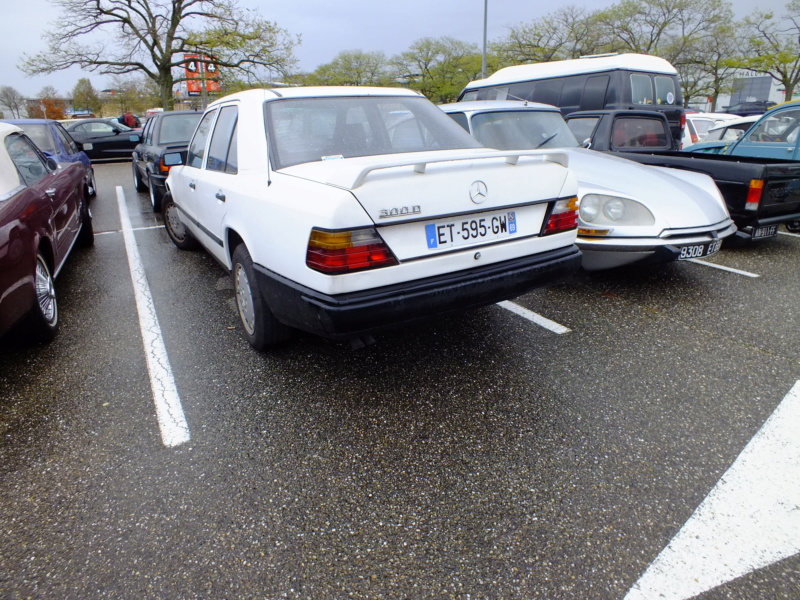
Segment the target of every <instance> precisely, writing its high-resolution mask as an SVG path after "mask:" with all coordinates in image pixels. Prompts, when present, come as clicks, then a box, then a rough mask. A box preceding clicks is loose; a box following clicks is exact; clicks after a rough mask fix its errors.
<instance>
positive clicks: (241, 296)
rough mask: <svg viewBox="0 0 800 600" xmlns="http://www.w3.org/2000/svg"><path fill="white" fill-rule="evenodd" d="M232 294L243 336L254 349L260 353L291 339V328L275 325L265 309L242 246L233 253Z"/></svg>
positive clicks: (265, 304) (265, 305)
mask: <svg viewBox="0 0 800 600" xmlns="http://www.w3.org/2000/svg"><path fill="white" fill-rule="evenodd" d="M231 278H232V279H233V293H234V296H235V298H236V309H237V310H238V311H239V317H240V318H241V320H242V327H243V328H244V337H245V338H246V339H247V341H248V342H250V345H251V346H252V347H253V348H255V349H256V350H264V349H265V348H267V347H269V346H274V345H276V344H279V343H281V342H285V341H288V340H289V339H290V338H291V329H290V328H289V327H288V326H286V325H284V324H283V323H281V322H279V321H278V320H277V319H276V318H275V315H273V314H272V311H271V310H270V309H269V306H268V305H267V303H266V301H265V300H264V297H263V296H262V294H261V290H260V289H259V287H258V284H257V283H256V281H257V280H256V272H255V269H254V268H253V260H252V259H251V258H250V253H249V252H248V251H247V247H245V245H244V244H239V245H238V246H237V247H236V249H235V250H234V251H233V268H232V269H231Z"/></svg>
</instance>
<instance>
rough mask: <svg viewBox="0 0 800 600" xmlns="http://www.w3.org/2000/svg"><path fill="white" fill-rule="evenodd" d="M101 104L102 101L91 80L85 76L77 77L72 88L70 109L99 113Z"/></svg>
mask: <svg viewBox="0 0 800 600" xmlns="http://www.w3.org/2000/svg"><path fill="white" fill-rule="evenodd" d="M102 106H103V102H102V101H101V100H100V97H99V96H98V95H97V92H96V91H95V89H94V86H92V82H91V81H90V80H89V79H88V78H86V77H84V78H81V79H79V80H78V83H76V84H75V87H74V88H72V109H73V110H76V111H87V112H89V113H92V114H100V109H101V108H102Z"/></svg>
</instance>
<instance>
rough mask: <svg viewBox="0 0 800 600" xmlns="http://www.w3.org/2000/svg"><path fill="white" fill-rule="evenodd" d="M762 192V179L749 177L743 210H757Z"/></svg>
mask: <svg viewBox="0 0 800 600" xmlns="http://www.w3.org/2000/svg"><path fill="white" fill-rule="evenodd" d="M763 192H764V180H763V179H751V180H750V188H749V189H748V190H747V204H745V205H744V208H745V210H758V205H759V203H760V202H761V194H762V193H763Z"/></svg>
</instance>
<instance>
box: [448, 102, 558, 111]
mask: <svg viewBox="0 0 800 600" xmlns="http://www.w3.org/2000/svg"><path fill="white" fill-rule="evenodd" d="M439 108H441V109H442V110H443V111H444V112H480V111H497V110H536V111H542V112H544V111H546V112H557V113H560V112H561V111H560V110H559V109H558V108H556V107H555V106H552V105H550V104H542V103H540V102H527V101H520V100H469V101H467V102H452V103H450V104H440V105H439Z"/></svg>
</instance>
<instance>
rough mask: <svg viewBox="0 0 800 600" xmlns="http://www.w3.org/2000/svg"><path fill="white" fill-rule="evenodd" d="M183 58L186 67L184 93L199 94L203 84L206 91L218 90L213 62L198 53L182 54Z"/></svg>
mask: <svg viewBox="0 0 800 600" xmlns="http://www.w3.org/2000/svg"><path fill="white" fill-rule="evenodd" d="M183 60H184V68H185V69H186V93H187V94H188V95H189V96H199V95H201V94H202V93H203V84H205V88H206V92H212V93H213V92H219V91H220V85H219V73H217V65H216V64H215V63H213V62H211V61H210V59H208V58H207V57H205V56H201V55H198V54H184V55H183Z"/></svg>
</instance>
